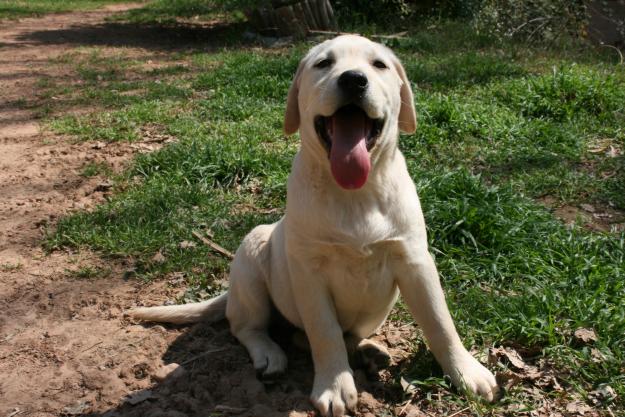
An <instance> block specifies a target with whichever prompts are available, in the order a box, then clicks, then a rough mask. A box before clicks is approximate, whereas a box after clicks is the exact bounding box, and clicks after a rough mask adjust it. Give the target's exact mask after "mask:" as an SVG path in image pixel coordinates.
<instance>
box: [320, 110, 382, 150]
mask: <svg viewBox="0 0 625 417" xmlns="http://www.w3.org/2000/svg"><path fill="white" fill-rule="evenodd" d="M337 124H342V125H345V124H350V125H351V128H352V129H362V133H361V134H363V133H364V136H365V143H366V147H367V151H371V149H373V147H374V146H375V144H376V142H377V140H378V138H379V137H380V133H382V128H383V127H384V119H372V118H370V117H369V116H367V113H366V112H365V111H364V110H363V109H361V108H360V107H358V106H357V105H355V104H348V105H346V106H343V107H341V108H339V109H338V110H337V111H336V112H335V113H334V114H333V115H332V116H328V117H325V116H317V117H315V130H316V131H317V136H318V137H319V140H320V141H321V144H322V145H323V147H324V148H325V149H326V151H327V152H328V156H330V153H331V151H332V142H333V138H335V139H336V133H337V130H339V129H340V128H338V127H337Z"/></svg>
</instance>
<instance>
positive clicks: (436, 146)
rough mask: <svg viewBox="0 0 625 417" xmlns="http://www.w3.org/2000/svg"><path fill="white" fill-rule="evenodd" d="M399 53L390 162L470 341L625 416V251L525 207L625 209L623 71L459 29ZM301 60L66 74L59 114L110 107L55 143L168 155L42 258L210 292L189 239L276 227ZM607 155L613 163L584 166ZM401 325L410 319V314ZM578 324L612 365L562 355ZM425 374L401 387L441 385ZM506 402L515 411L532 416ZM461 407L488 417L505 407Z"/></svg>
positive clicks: (70, 226)
mask: <svg viewBox="0 0 625 417" xmlns="http://www.w3.org/2000/svg"><path fill="white" fill-rule="evenodd" d="M392 46H393V47H394V48H395V50H396V51H397V52H398V54H399V55H400V57H401V58H402V59H403V61H404V62H405V65H406V69H407V72H408V74H409V77H410V78H411V80H412V81H413V83H414V87H415V103H416V107H417V112H418V115H419V126H418V130H417V132H416V133H415V134H414V135H410V136H405V137H402V139H401V141H400V146H401V148H402V150H403V152H404V154H405V155H406V157H407V161H408V168H409V171H410V173H411V175H412V177H413V179H414V180H415V182H416V184H417V188H418V191H419V194H420V197H421V200H422V204H423V208H424V213H425V217H426V220H427V224H428V230H429V238H430V243H431V249H432V252H433V254H434V255H435V256H436V261H437V264H438V266H439V269H440V272H441V277H442V281H443V284H444V287H445V289H446V293H447V297H448V302H449V304H450V307H451V310H452V312H453V314H454V316H455V320H456V323H457V326H458V328H459V330H460V333H461V334H462V335H463V338H464V340H465V343H466V344H467V345H472V346H475V347H477V348H484V347H488V346H492V345H498V344H502V343H514V344H518V345H522V346H526V347H530V348H532V349H536V350H537V351H538V352H540V354H541V355H542V356H543V357H544V358H546V359H547V360H549V361H550V362H551V363H553V366H554V367H555V368H556V369H558V370H560V371H561V372H560V373H559V374H558V375H559V382H560V384H562V385H563V386H565V388H566V389H567V394H566V395H577V396H578V397H579V398H582V399H584V398H586V393H587V392H588V391H591V390H592V389H595V388H597V387H598V386H599V385H600V384H603V383H607V384H609V385H610V386H611V387H612V388H614V389H615V390H616V391H617V393H618V395H619V397H618V398H617V399H616V400H615V402H614V403H612V404H610V406H611V407H612V411H613V412H614V413H615V414H619V413H621V412H623V411H625V401H624V398H625V378H624V376H623V375H624V372H623V371H624V370H623V363H624V361H625V351H624V346H625V336H624V335H625V306H624V304H623V300H624V299H625V235H624V234H623V233H594V232H590V231H588V230H586V229H585V228H583V227H580V226H573V227H566V226H565V225H563V224H562V223H561V222H560V221H559V220H558V219H556V218H555V217H554V216H553V213H552V212H550V211H549V210H548V209H547V208H545V207H543V206H542V205H540V204H538V203H537V202H536V200H535V199H536V198H537V197H541V196H545V195H548V196H551V197H553V198H554V199H555V200H556V201H557V203H558V204H579V203H583V202H585V203H592V204H596V205H598V206H608V205H609V206H612V207H614V208H616V209H620V210H625V197H624V194H623V192H622V190H623V189H624V184H625V171H624V170H623V166H624V162H625V161H624V159H623V158H624V156H623V152H622V151H623V150H624V149H625V130H624V128H623V126H625V109H624V107H623V106H624V104H623V103H625V68H624V67H623V66H619V65H616V64H615V63H614V62H613V60H612V57H610V56H608V55H603V54H602V53H601V52H597V51H594V50H591V49H585V48H583V47H579V46H572V47H570V48H566V49H564V50H563V51H560V52H556V51H550V50H542V49H536V48H533V49H530V48H528V47H526V46H523V45H499V44H494V43H492V42H491V41H489V40H488V39H486V38H484V37H482V36H479V35H476V34H474V33H472V32H470V31H468V30H467V29H466V28H464V27H463V26H462V25H459V24H449V25H442V27H439V28H437V29H434V30H423V31H416V32H415V33H413V34H412V35H411V36H410V38H409V39H408V40H405V41H393V45H392ZM306 48H307V46H306V45H297V46H295V47H294V48H291V49H286V50H278V51H276V50H270V51H265V50H261V49H224V50H222V51H219V52H215V53H198V52H188V53H179V54H177V55H176V56H172V57H171V62H165V63H163V65H162V66H161V67H159V69H154V68H151V69H149V70H146V69H145V68H144V67H143V66H142V65H141V62H137V61H133V60H130V59H125V58H124V57H117V58H116V59H114V60H110V59H107V58H106V57H105V56H103V55H102V54H101V53H100V52H98V51H97V50H96V51H86V52H85V53H84V54H82V55H80V56H78V57H77V58H76V59H72V62H74V64H73V65H74V66H75V71H76V74H77V75H78V76H80V77H81V78H82V79H83V81H84V84H83V88H82V91H81V92H72V93H69V94H67V95H66V96H65V100H66V102H67V103H69V104H72V105H76V104H80V103H90V104H91V105H94V104H98V105H99V106H101V108H102V109H101V110H98V111H94V112H92V113H90V114H87V115H82V116H72V117H64V118H56V119H53V120H52V121H51V123H52V127H53V129H55V130H57V131H59V132H61V133H69V134H73V135H76V137H77V138H79V139H80V140H109V141H116V140H141V138H142V135H143V132H144V131H145V129H146V128H149V129H151V130H157V131H158V132H159V133H160V134H163V135H169V136H172V137H175V138H177V142H176V143H173V144H170V145H168V146H167V147H165V148H164V149H162V150H160V151H157V152H154V153H151V154H144V155H140V156H139V157H137V159H136V160H135V162H134V164H133V166H132V167H131V168H130V169H129V170H128V171H127V172H125V173H124V174H123V175H121V176H120V177H119V178H117V179H116V182H117V184H116V190H118V192H117V193H116V194H115V195H114V196H113V197H111V200H110V202H109V203H107V204H105V205H103V206H100V207H98V208H97V209H95V210H93V211H92V212H89V213H86V212H85V213H76V214H74V215H72V216H69V217H66V218H64V219H63V220H61V221H60V223H59V225H58V228H57V229H56V230H55V231H54V232H51V233H50V235H49V237H48V240H47V245H48V247H49V248H60V247H64V246H72V247H81V246H88V247H90V248H93V249H97V250H100V251H102V252H104V253H105V254H108V255H114V256H121V257H132V258H134V259H136V262H137V265H136V272H137V274H138V275H139V276H141V277H143V278H146V279H150V278H153V277H157V276H160V275H162V274H166V273H169V272H182V273H183V274H184V275H185V276H186V277H187V280H188V283H189V286H190V287H191V288H192V289H195V290H196V291H199V290H201V289H204V290H208V292H209V293H210V292H213V291H215V290H217V288H215V287H214V285H213V282H214V281H215V279H217V278H221V277H222V276H223V275H224V274H226V272H227V267H228V264H227V262H226V261H225V260H224V259H222V258H220V257H219V256H217V255H215V254H214V253H212V252H210V251H209V250H208V249H207V248H206V247H205V246H203V245H201V244H198V245H197V246H195V247H185V248H183V247H181V246H180V242H182V241H184V240H187V241H193V240H195V239H194V237H193V235H192V231H193V230H200V231H204V232H208V233H210V234H211V235H212V237H213V239H214V240H215V241H216V242H219V243H220V244H221V245H223V246H225V247H226V248H228V249H230V250H232V251H234V250H235V249H236V247H237V245H238V244H239V242H240V241H241V239H242V237H243V236H244V235H245V234H246V233H247V232H248V231H249V230H250V229H251V228H252V227H254V225H257V224H260V223H267V222H272V221H275V220H277V219H278V218H279V217H280V215H281V213H282V210H283V208H284V202H285V188H286V186H285V183H286V178H287V175H288V172H289V169H290V164H291V160H292V157H293V155H294V153H295V151H296V149H297V145H298V143H297V142H298V140H297V138H285V137H284V135H283V133H282V132H281V125H282V117H283V110H284V98H285V96H286V92H287V90H288V86H289V83H290V80H291V78H292V75H293V73H294V71H295V69H296V66H297V62H298V59H299V57H301V56H302V54H303V52H304V51H305V50H306ZM57 101H58V100H57ZM60 101H62V100H60ZM55 112H57V113H59V112H60V109H55ZM606 141H608V142H607V143H609V144H610V145H612V146H613V147H614V148H615V149H619V150H620V151H621V153H620V154H619V153H618V152H617V153H616V154H615V155H606V154H605V153H603V152H600V153H597V152H594V151H593V149H595V148H596V146H597V143H606ZM605 172H610V173H611V176H607V177H606V176H605V175H602V174H603V173H605ZM158 252H160V253H161V254H162V255H163V256H164V259H161V260H160V261H158V262H156V261H155V260H154V259H153V257H154V255H155V254H156V253H158ZM395 319H396V320H400V321H403V320H410V319H409V318H408V317H407V315H406V314H405V312H404V311H403V310H402V309H401V308H400V309H399V311H398V314H397V315H396V317H395ZM578 327H593V328H594V329H595V331H596V332H597V334H598V337H599V340H598V342H597V344H596V348H597V349H599V350H600V351H601V352H602V353H603V354H604V356H605V359H604V360H602V361H599V362H596V361H594V360H593V358H592V355H591V352H590V350H589V349H588V347H578V346H576V345H575V344H574V343H572V332H573V331H574V330H575V329H576V328H578ZM415 349H420V348H418V347H415ZM426 356H427V355H426ZM429 359H430V361H431V357H429ZM419 363H420V365H419V366H420V368H419V367H412V368H410V367H409V368H408V369H406V370H405V371H406V372H407V375H408V376H409V377H410V376H412V377H413V378H418V379H419V381H421V382H420V383H421V384H425V385H426V386H428V387H430V388H431V387H433V386H440V385H441V384H443V382H442V380H441V379H440V378H439V377H438V376H436V373H435V372H434V371H433V367H432V366H426V367H425V368H423V363H426V364H427V363H430V362H428V361H427V360H426V361H425V362H424V361H420V362H419ZM511 395H512V397H511V399H509V400H508V403H510V402H511V401H512V402H515V401H516V402H519V403H524V404H526V405H527V406H528V407H530V408H531V407H535V406H536V403H532V402H531V400H528V399H526V398H525V397H523V394H522V393H521V392H518V391H517V392H513V393H512V394H511ZM545 395H549V396H552V397H558V396H563V395H564V394H561V393H558V392H555V391H554V392H545ZM456 400H457V401H460V402H462V401H465V400H463V399H457V398H456ZM562 400H563V401H565V402H566V398H564V397H562ZM462 404H465V405H466V404H469V406H471V407H472V409H473V410H474V411H475V412H480V413H483V414H488V413H491V414H494V415H497V414H498V413H499V414H500V408H498V407H502V405H496V406H494V408H492V409H491V408H488V407H486V408H484V406H480V405H475V404H474V403H472V402H469V403H464V402H463V403H462ZM465 405H463V406H465ZM604 406H606V405H601V406H600V408H601V407H604Z"/></svg>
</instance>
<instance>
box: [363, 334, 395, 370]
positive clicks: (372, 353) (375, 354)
mask: <svg viewBox="0 0 625 417" xmlns="http://www.w3.org/2000/svg"><path fill="white" fill-rule="evenodd" d="M356 351H357V352H358V355H359V358H358V359H359V362H360V364H361V365H362V366H363V367H364V369H365V371H366V372H368V373H370V374H375V373H377V372H378V371H380V370H382V369H386V368H388V367H389V365H390V364H391V355H390V353H388V350H386V347H384V346H383V345H381V344H379V343H377V342H374V341H373V340H370V339H363V340H362V341H361V342H360V343H359V344H358V347H357V348H356Z"/></svg>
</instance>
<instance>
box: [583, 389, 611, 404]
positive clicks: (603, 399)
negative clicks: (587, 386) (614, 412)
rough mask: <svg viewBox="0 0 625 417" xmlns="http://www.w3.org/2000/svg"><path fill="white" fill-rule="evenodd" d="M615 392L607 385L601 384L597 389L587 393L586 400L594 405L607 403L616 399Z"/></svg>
mask: <svg viewBox="0 0 625 417" xmlns="http://www.w3.org/2000/svg"><path fill="white" fill-rule="evenodd" d="M616 397H617V395H616V391H615V390H614V388H612V387H611V386H609V385H607V384H601V385H599V387H598V388H597V389H596V390H594V391H591V392H589V393H588V398H589V399H590V400H591V401H592V402H593V403H594V404H599V403H608V402H611V401H614V400H615V399H616Z"/></svg>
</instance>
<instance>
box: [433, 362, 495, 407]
mask: <svg viewBox="0 0 625 417" xmlns="http://www.w3.org/2000/svg"><path fill="white" fill-rule="evenodd" d="M445 373H446V374H447V375H449V376H450V377H451V381H452V382H453V384H454V385H455V386H456V387H457V388H458V389H459V390H460V391H463V392H470V393H473V394H475V395H479V396H480V397H482V398H484V399H485V400H487V401H489V402H493V401H496V400H498V399H499V398H500V397H501V390H500V388H499V386H498V385H497V381H496V380H495V376H494V375H493V374H492V372H491V371H489V370H488V369H486V368H485V367H484V366H483V365H482V364H481V363H479V362H478V361H477V359H475V358H474V357H473V356H471V354H470V353H469V352H467V351H466V350H465V351H464V352H463V353H460V354H459V355H458V356H457V359H456V360H455V361H454V362H453V363H452V364H451V365H450V366H449V367H448V369H445Z"/></svg>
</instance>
